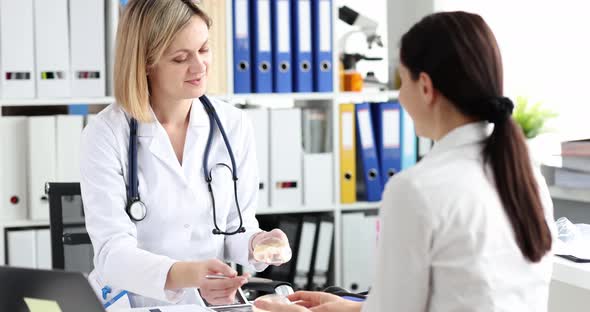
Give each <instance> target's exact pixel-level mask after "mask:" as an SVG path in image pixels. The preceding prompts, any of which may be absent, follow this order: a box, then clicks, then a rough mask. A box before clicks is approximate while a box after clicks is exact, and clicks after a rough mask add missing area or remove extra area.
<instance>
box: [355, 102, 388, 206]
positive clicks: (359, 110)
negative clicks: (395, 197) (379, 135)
mask: <svg viewBox="0 0 590 312" xmlns="http://www.w3.org/2000/svg"><path fill="white" fill-rule="evenodd" d="M355 110H356V122H357V127H356V129H357V131H356V137H357V146H356V150H357V200H358V201H369V202H374V201H380V200H381V189H382V186H381V175H380V172H379V159H378V158H377V148H376V145H375V137H374V135H373V122H372V120H371V112H370V108H369V103H360V104H356V106H355Z"/></svg>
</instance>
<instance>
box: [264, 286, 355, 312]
mask: <svg viewBox="0 0 590 312" xmlns="http://www.w3.org/2000/svg"><path fill="white" fill-rule="evenodd" d="M287 298H288V299H289V300H290V301H291V302H295V303H296V304H294V305H286V304H280V303H273V302H268V301H264V300H260V301H258V300H257V301H256V302H254V304H255V306H256V307H257V308H259V309H263V310H266V311H269V312H278V311H286V312H303V311H314V312H333V311H345V312H358V311H360V310H361V307H362V304H361V303H360V302H354V301H349V300H345V299H342V298H340V297H338V296H336V295H332V294H328V293H324V292H316V291H298V292H296V293H294V294H292V295H290V296H289V297H287Z"/></svg>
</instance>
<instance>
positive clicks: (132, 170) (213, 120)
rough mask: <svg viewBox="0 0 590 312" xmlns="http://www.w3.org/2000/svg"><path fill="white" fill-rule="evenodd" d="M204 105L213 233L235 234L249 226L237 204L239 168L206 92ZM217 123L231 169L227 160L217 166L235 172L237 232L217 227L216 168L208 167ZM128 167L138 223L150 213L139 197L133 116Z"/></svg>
mask: <svg viewBox="0 0 590 312" xmlns="http://www.w3.org/2000/svg"><path fill="white" fill-rule="evenodd" d="M199 100H200V101H201V103H202V104H203V106H204V107H205V111H206V112H207V115H208V116H209V137H208V138H207V145H206V146H205V155H204V156H203V175H204V176H205V181H206V182H207V188H208V190H209V195H210V196H211V203H212V206H213V224H214V225H215V228H214V229H213V231H212V232H213V234H216V235H220V234H223V235H234V234H237V233H244V232H246V229H245V228H244V227H243V222H242V212H241V211H240V205H239V203H238V172H237V170H236V160H235V158H234V153H233V151H232V149H231V145H230V144H229V140H228V139H227V135H226V134H225V130H224V129H223V126H222V125H221V121H220V120H219V116H217V112H216V111H215V108H214V107H213V104H211V102H210V101H209V99H208V98H207V97H206V96H205V95H203V96H201V97H200V98H199ZM214 124H216V125H217V128H218V129H219V132H220V133H221V136H222V137H223V142H224V143H225V147H226V148H227V152H228V154H229V158H230V160H231V168H230V167H229V166H228V165H227V164H224V163H218V164H216V166H222V167H225V168H227V169H228V170H229V171H230V172H231V174H232V180H233V183H234V200H235V204H236V209H237V210H238V217H239V218H240V226H238V228H237V229H236V230H235V231H232V232H224V231H222V230H221V229H220V228H219V226H217V218H216V210H215V196H214V194H213V188H212V187H211V182H212V181H213V177H212V176H211V172H212V170H213V169H211V170H209V167H208V164H207V161H208V160H209V152H210V150H211V142H212V141H213V130H214V129H213V127H214ZM129 129H130V135H129V155H128V156H129V169H128V180H129V181H128V182H129V187H128V191H127V207H126V211H127V214H128V215H129V218H131V220H133V221H135V222H139V221H141V220H143V219H145V217H146V216H147V207H146V205H145V204H144V203H143V202H142V201H141V198H140V196H139V188H138V187H139V183H138V175H137V120H135V118H131V120H130V122H129Z"/></svg>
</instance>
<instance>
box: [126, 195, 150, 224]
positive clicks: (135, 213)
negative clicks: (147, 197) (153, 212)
mask: <svg viewBox="0 0 590 312" xmlns="http://www.w3.org/2000/svg"><path fill="white" fill-rule="evenodd" d="M127 212H128V213H129V217H131V219H132V220H133V221H141V220H143V219H145V216H146V215H147V208H146V206H145V205H144V203H143V202H142V201H139V200H138V201H134V202H132V203H131V204H130V205H129V208H128V211H127Z"/></svg>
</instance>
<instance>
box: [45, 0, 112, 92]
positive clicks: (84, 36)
mask: <svg viewBox="0 0 590 312" xmlns="http://www.w3.org/2000/svg"><path fill="white" fill-rule="evenodd" d="M44 1H47V0H44ZM69 2H70V11H69V16H70V19H69V21H70V53H71V76H70V77H71V82H72V84H71V86H72V88H71V95H72V96H81V97H100V96H105V92H106V91H105V40H104V38H105V35H104V32H105V15H104V12H105V7H104V3H105V1H103V0H70V1H69Z"/></svg>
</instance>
